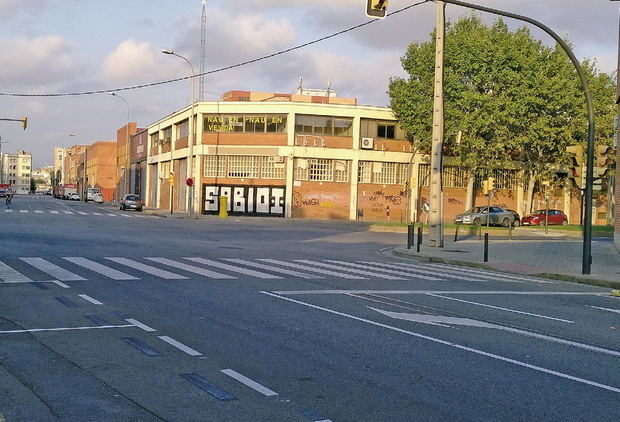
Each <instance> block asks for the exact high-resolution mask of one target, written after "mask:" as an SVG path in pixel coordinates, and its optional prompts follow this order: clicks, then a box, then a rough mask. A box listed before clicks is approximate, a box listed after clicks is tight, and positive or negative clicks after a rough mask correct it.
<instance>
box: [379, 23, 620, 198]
mask: <svg viewBox="0 0 620 422" xmlns="http://www.w3.org/2000/svg"><path fill="white" fill-rule="evenodd" d="M434 40H435V37H434V34H432V37H431V40H430V41H426V42H422V43H413V44H411V45H410V46H409V48H408V49H407V52H406V54H405V56H404V57H403V58H402V64H403V68H404V69H405V70H406V71H407V73H408V74H409V78H407V79H402V78H392V79H391V81H390V84H389V95H390V100H391V106H392V109H393V110H394V113H395V115H396V117H397V118H398V119H399V120H400V122H401V125H402V127H403V129H404V130H405V131H406V132H407V133H408V134H409V136H414V137H415V138H417V139H426V140H429V139H430V137H431V129H432V127H431V126H432V102H433V78H434V60H435V41H434ZM584 70H585V72H586V73H587V75H588V79H589V81H590V83H591V84H592V87H591V88H592V92H593V98H594V103H595V107H596V110H597V112H596V115H597V124H598V125H599V126H598V129H597V135H599V136H601V137H604V138H606V139H609V140H610V139H611V130H612V126H611V121H612V120H613V114H614V110H613V109H614V106H613V92H614V89H613V80H612V79H611V78H610V77H609V76H608V75H606V74H604V73H600V72H599V71H598V70H597V69H596V66H595V65H593V64H592V63H591V62H585V63H584ZM444 101H445V102H444V115H445V132H446V142H445V147H444V153H448V154H450V153H452V154H454V155H457V156H458V157H459V161H460V163H461V165H463V166H465V167H468V168H469V169H470V171H471V174H472V175H475V174H482V175H484V174H485V173H487V172H488V171H489V170H490V169H491V168H501V167H504V166H506V165H509V162H513V161H514V160H518V161H520V162H521V164H522V168H523V169H524V170H525V173H526V177H527V179H528V181H529V183H528V185H529V186H531V187H534V186H535V184H534V182H535V181H536V180H540V179H547V178H549V177H550V175H551V174H553V172H554V170H556V169H557V167H558V165H560V164H561V163H562V161H563V160H564V158H565V156H566V153H565V147H566V146H567V145H570V144H573V143H575V141H576V140H577V141H583V140H585V139H586V138H587V120H586V116H587V115H586V109H585V101H584V95H583V92H582V90H581V85H580V82H579V79H578V77H577V74H576V72H575V69H574V67H573V66H572V64H571V63H570V60H569V58H568V56H567V55H566V53H565V52H564V51H563V50H562V49H561V48H560V47H559V46H557V47H548V46H546V45H544V44H543V43H542V42H540V41H538V40H536V39H534V38H533V37H532V35H531V33H530V32H529V30H528V29H527V28H525V27H521V28H518V29H516V30H514V31H511V30H510V29H509V28H508V27H507V26H506V24H505V23H504V22H503V21H502V20H497V21H496V22H495V23H493V24H492V25H486V24H485V23H484V22H483V21H482V20H481V19H480V18H478V17H477V16H475V15H471V16H468V17H464V18H461V19H459V20H458V21H457V22H455V23H448V24H447V25H446V37H445V53H444ZM457 131H462V132H463V137H462V139H461V143H460V145H454V144H452V140H453V139H454V137H452V136H450V135H451V134H454V133H456V132H457ZM528 193H529V195H528V196H529V198H531V194H532V189H529V192H528Z"/></svg>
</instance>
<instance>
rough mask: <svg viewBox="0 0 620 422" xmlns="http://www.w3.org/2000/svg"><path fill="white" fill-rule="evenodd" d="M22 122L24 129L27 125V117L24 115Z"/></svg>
mask: <svg viewBox="0 0 620 422" xmlns="http://www.w3.org/2000/svg"><path fill="white" fill-rule="evenodd" d="M22 124H23V126H24V130H26V128H27V127H28V117H24V118H23V119H22Z"/></svg>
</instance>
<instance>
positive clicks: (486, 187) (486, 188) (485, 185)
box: [482, 180, 489, 195]
mask: <svg viewBox="0 0 620 422" xmlns="http://www.w3.org/2000/svg"><path fill="white" fill-rule="evenodd" d="M482 193H483V194H485V195H488V194H489V181H488V180H483V181H482Z"/></svg>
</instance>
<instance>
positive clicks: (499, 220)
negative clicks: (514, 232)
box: [454, 206, 515, 227]
mask: <svg viewBox="0 0 620 422" xmlns="http://www.w3.org/2000/svg"><path fill="white" fill-rule="evenodd" d="M490 210H491V212H490V213H489V207H473V208H472V209H470V210H467V211H465V212H464V213H463V214H459V215H457V216H456V217H454V223H455V224H473V225H476V226H478V225H486V224H487V220H488V221H489V225H491V226H494V225H502V226H504V227H508V226H510V225H511V224H512V223H513V221H514V219H515V217H514V214H513V213H512V212H511V211H508V210H506V209H504V208H502V207H497V206H492V207H490ZM489 215H490V219H489Z"/></svg>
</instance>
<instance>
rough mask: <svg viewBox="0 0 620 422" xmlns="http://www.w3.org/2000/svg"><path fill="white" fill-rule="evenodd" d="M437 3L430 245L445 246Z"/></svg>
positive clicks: (441, 17) (441, 9)
mask: <svg viewBox="0 0 620 422" xmlns="http://www.w3.org/2000/svg"><path fill="white" fill-rule="evenodd" d="M436 3H437V12H436V13H437V21H436V25H435V83H434V93H433V134H432V150H431V180H430V195H431V201H430V212H429V236H428V241H429V244H428V245H429V246H433V247H436V248H443V194H442V187H441V185H442V180H441V176H442V174H441V172H442V150H443V135H444V133H443V132H444V130H443V128H444V122H443V53H444V38H445V21H446V17H445V10H446V5H445V3H444V2H443V1H438V2H436Z"/></svg>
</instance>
